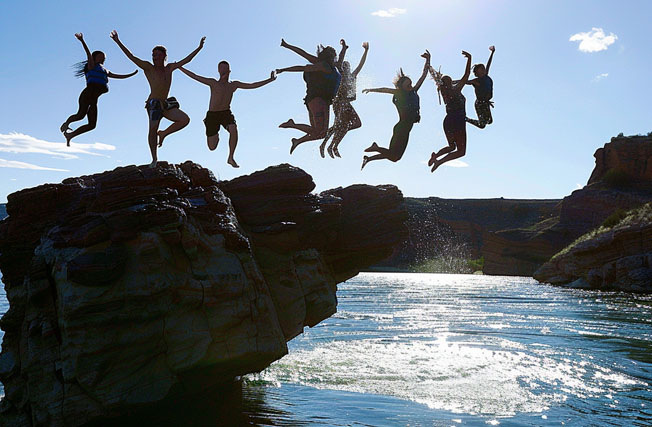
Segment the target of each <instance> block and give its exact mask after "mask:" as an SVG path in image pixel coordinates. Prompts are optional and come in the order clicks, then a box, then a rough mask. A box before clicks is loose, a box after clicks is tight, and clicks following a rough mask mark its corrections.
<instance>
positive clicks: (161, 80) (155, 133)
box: [111, 30, 206, 168]
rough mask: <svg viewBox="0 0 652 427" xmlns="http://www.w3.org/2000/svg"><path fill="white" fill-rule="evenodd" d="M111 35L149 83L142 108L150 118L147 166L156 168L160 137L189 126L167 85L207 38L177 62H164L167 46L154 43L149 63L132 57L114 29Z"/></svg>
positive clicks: (161, 142)
mask: <svg viewBox="0 0 652 427" xmlns="http://www.w3.org/2000/svg"><path fill="white" fill-rule="evenodd" d="M111 38H112V39H113V41H114V42H115V43H116V44H117V45H118V47H119V48H120V49H121V50H122V52H123V53H124V54H125V55H126V56H127V58H129V59H130V60H131V62H133V63H134V64H136V65H137V66H138V67H140V68H141V69H142V70H143V72H144V73H145V77H146V78H147V82H148V83H149V90H150V92H149V96H148V97H147V100H146V101H145V109H146V110H147V117H148V119H149V120H148V121H149V131H148V133H147V143H148V145H149V150H150V153H151V155H152V162H151V163H150V164H149V166H150V167H152V168H154V167H156V164H157V162H158V153H157V149H158V147H161V146H162V145H163V140H164V139H165V138H166V137H167V136H169V135H170V134H172V133H174V132H177V131H180V130H181V129H183V128H185V127H186V126H188V123H190V117H188V115H187V114H186V113H184V112H183V111H182V110H181V108H179V102H178V101H177V99H176V98H175V97H172V96H169V94H170V86H172V73H173V72H174V70H177V69H179V68H181V67H183V66H184V65H186V64H187V63H189V62H190V61H192V59H193V58H194V57H195V56H196V55H197V54H198V53H199V51H200V50H202V48H203V47H204V42H205V41H206V37H202V38H201V40H199V46H198V47H197V48H196V49H195V50H193V51H192V52H190V53H189V54H188V55H187V56H186V57H185V58H183V59H182V60H180V61H176V62H170V63H166V62H167V49H166V48H165V46H160V45H159V46H154V48H153V49H152V62H149V61H145V60H144V59H140V58H138V57H137V56H135V55H134V54H133V53H131V51H130V50H129V49H127V47H126V46H125V45H124V44H123V43H122V41H121V40H120V38H119V37H118V32H117V31H116V30H113V31H111ZM163 118H166V119H168V120H170V121H171V122H172V124H170V125H169V126H168V127H167V128H165V129H163V130H158V128H159V126H160V124H161V120H162V119H163Z"/></svg>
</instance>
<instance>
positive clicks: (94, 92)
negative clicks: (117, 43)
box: [60, 33, 138, 147]
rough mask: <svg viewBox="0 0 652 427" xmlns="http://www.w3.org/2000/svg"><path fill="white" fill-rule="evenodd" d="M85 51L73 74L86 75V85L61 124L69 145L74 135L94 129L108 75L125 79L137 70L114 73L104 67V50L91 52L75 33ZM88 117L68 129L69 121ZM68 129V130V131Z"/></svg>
mask: <svg viewBox="0 0 652 427" xmlns="http://www.w3.org/2000/svg"><path fill="white" fill-rule="evenodd" d="M75 37H77V40H79V41H80V42H81V44H82V46H83V47H84V51H85V52H86V58H87V59H86V61H83V62H80V63H79V64H76V67H77V70H76V72H75V75H76V76H77V77H82V76H84V77H86V87H85V88H84V90H83V91H82V93H81V94H80V95H79V109H78V110H77V112H76V113H75V114H73V115H72V116H70V117H68V119H67V120H66V121H65V122H63V124H62V125H61V128H60V129H61V132H63V136H64V137H65V138H66V145H67V146H68V147H70V140H71V139H73V138H74V137H76V136H78V135H81V134H82V133H85V132H88V131H90V130H93V129H95V126H96V124H97V100H98V98H99V97H100V95H102V94H103V93H107V92H108V91H109V77H110V78H112V79H126V78H128V77H131V76H133V75H134V74H136V73H137V72H138V70H136V71H134V72H133V73H129V74H114V73H112V72H111V71H108V70H107V69H106V68H104V60H105V59H106V56H105V55H104V52H102V51H100V50H96V51H95V52H93V53H91V51H90V50H89V49H88V46H87V45H86V42H85V41H84V35H83V34H82V33H77V34H75ZM84 117H88V124H85V125H82V126H79V127H78V128H77V129H75V130H74V131H73V130H71V129H70V123H72V122H77V121H79V120H82V119H83V118H84ZM68 131H70V132H68Z"/></svg>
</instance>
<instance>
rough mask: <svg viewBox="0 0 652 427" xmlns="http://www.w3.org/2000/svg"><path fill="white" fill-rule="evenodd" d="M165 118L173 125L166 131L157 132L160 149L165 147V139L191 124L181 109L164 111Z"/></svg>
mask: <svg viewBox="0 0 652 427" xmlns="http://www.w3.org/2000/svg"><path fill="white" fill-rule="evenodd" d="M163 117H165V118H166V119H168V120H171V121H172V122H173V123H172V124H171V125H170V126H168V127H167V128H166V129H164V130H160V131H158V132H157V134H158V146H159V147H161V146H162V145H163V140H164V139H165V137H167V136H168V135H170V134H171V133H174V132H177V131H180V130H181V129H183V128H185V127H186V126H188V123H190V117H188V115H187V114H186V113H184V112H183V111H181V109H179V108H173V109H171V110H167V111H164V112H163Z"/></svg>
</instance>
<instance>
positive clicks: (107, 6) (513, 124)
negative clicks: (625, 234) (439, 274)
mask: <svg viewBox="0 0 652 427" xmlns="http://www.w3.org/2000/svg"><path fill="white" fill-rule="evenodd" d="M650 16H652V2H647V1H628V2H622V3H617V2H614V1H609V2H607V1H572V2H567V1H452V0H451V1H436V0H429V1H405V0H403V1H401V2H397V1H351V0H342V1H340V0H331V1H328V2H321V1H314V2H313V1H310V2H305V1H291V2H260V1H238V2H215V1H194V0H186V1H183V2H178V1H177V2H173V1H168V0H159V1H156V2H145V1H139V2H134V1H120V0H116V1H112V2H100V3H94V2H72V1H57V2H53V1H31V0H22V1H14V0H3V1H2V2H0V51H1V52H2V55H0V94H2V102H0V202H4V201H5V200H6V197H7V195H8V194H10V193H12V192H14V191H17V190H19V189H22V188H25V187H32V186H35V185H39V184H42V183H46V182H51V183H53V182H60V181H62V180H63V179H65V178H67V177H69V176H78V175H86V174H92V173H97V172H102V171H105V170H111V169H113V168H115V167H117V166H122V165H129V164H146V163H149V161H150V156H149V149H148V147H147V143H146V134H147V116H146V114H145V110H144V108H143V105H144V101H145V99H146V98H147V95H148V93H149V88H148V85H147V82H146V80H145V77H144V75H143V74H142V72H141V73H139V74H138V75H136V76H135V77H132V78H130V79H128V80H112V81H111V82H110V92H109V93H108V94H105V95H103V96H102V97H101V98H100V100H99V120H98V126H97V128H96V129H95V130H94V131H92V132H90V133H87V134H84V135H82V136H80V137H78V138H77V139H75V140H73V146H72V147H71V148H66V147H65V143H64V138H63V136H62V135H61V134H60V132H59V126H60V125H61V123H62V122H63V121H64V120H65V119H66V118H67V116H68V115H70V114H72V113H73V112H75V111H76V107H77V97H78V96H79V93H80V92H81V90H82V89H83V87H84V82H83V80H82V79H76V78H75V77H74V76H73V74H72V69H71V65H72V64H74V63H75V62H78V61H80V60H83V59H84V52H83V50H82V48H81V45H80V43H79V42H78V41H77V40H76V39H75V37H74V33H75V32H83V33H84V36H85V39H86V41H87V43H88V45H89V47H90V48H91V49H92V50H102V51H104V52H105V53H106V55H107V60H106V63H105V65H106V67H107V68H108V69H109V70H111V71H113V72H116V73H127V72H130V71H132V70H134V69H135V65H133V64H132V63H131V62H130V61H129V60H128V59H127V58H126V57H125V56H124V55H123V54H122V52H121V51H120V50H119V49H118V47H117V45H115V43H114V42H113V41H112V40H111V39H110V38H109V33H110V31H111V30H113V29H117V30H118V32H119V34H120V38H121V40H122V41H123V42H124V43H125V44H126V45H127V46H128V47H129V48H130V49H131V50H132V52H134V54H135V55H136V56H139V57H141V58H143V59H148V60H149V59H151V49H152V47H153V46H154V45H156V44H163V45H165V46H166V47H167V48H168V59H169V60H170V61H174V60H178V59H181V58H183V57H184V56H185V55H187V54H188V53H189V52H190V51H192V50H193V49H194V48H195V47H196V46H197V44H198V42H199V39H200V38H201V37H202V36H206V37H207V39H206V45H205V47H204V49H203V50H202V51H201V52H200V53H199V55H198V56H197V57H196V58H195V59H194V60H193V62H191V63H190V64H189V65H188V69H190V70H192V71H194V72H196V73H198V74H201V75H206V76H215V75H216V73H217V70H216V68H217V63H218V62H219V61H220V60H222V59H226V60H228V61H229V62H230V63H231V68H232V75H231V77H232V79H236V80H241V81H246V82H248V81H256V80H260V79H264V78H267V77H268V76H269V72H270V71H271V70H272V69H274V68H278V67H284V66H289V65H296V64H301V63H303V62H302V60H301V58H299V57H298V56H296V55H295V54H293V53H291V52H289V51H287V50H285V49H282V48H281V47H280V46H279V42H280V39H281V37H284V38H285V39H286V40H287V41H288V42H290V43H293V44H297V45H299V46H302V47H304V48H305V49H306V50H309V51H312V50H314V49H315V48H316V46H317V44H319V43H322V44H324V45H327V44H329V45H333V46H336V47H338V48H339V45H338V42H339V40H340V38H342V37H343V38H345V39H346V40H347V42H348V44H349V46H350V49H349V52H348V56H347V58H348V59H349V60H350V61H351V62H352V64H353V66H355V65H357V61H358V60H359V58H360V56H361V54H362V48H361V44H362V42H364V41H368V42H369V43H370V51H369V57H368V60H367V64H366V65H365V67H364V69H363V71H362V73H361V75H360V76H359V79H358V100H357V101H356V102H355V103H354V104H353V105H354V107H355V108H356V110H357V111H358V113H359V114H360V117H361V119H362V122H363V127H362V128H361V129H358V130H354V131H351V132H350V133H349V134H348V135H347V136H346V138H345V139H344V141H343V142H342V144H341V145H340V152H341V153H342V156H343V158H342V159H336V160H333V159H330V158H327V159H322V158H321V157H320V156H319V153H318V149H317V148H318V145H319V144H318V143H317V142H313V143H306V144H304V145H302V146H300V147H299V148H298V149H297V150H296V151H295V153H294V154H293V155H292V156H290V155H289V148H290V138H292V137H297V136H299V135H300V134H299V133H298V132H297V131H293V130H287V129H278V128H277V126H278V124H279V123H281V122H283V121H285V120H287V119H288V118H290V117H292V118H294V119H295V121H297V122H306V121H307V112H306V109H305V107H304V105H303V102H302V98H303V96H304V95H305V84H304V82H303V80H302V79H301V75H300V74H299V73H286V74H282V75H280V76H279V78H278V79H277V80H276V81H275V82H273V83H272V84H270V85H268V86H265V87H263V88H260V89H256V90H249V91H246V90H239V91H238V92H236V94H235V97H234V102H233V104H232V110H233V112H234V114H235V117H236V120H237V122H238V128H239V133H240V143H239V146H238V150H237V152H236V160H237V161H238V162H239V163H240V166H241V168H240V169H232V168H231V167H230V166H228V165H227V164H226V157H227V150H228V146H227V145H228V144H226V142H227V137H226V134H222V136H221V141H220V145H219V147H218V149H217V150H216V151H214V152H210V151H209V150H208V149H207V147H206V142H205V136H204V126H203V123H202V119H203V117H204V115H205V112H206V109H207V106H208V96H209V92H208V88H207V87H206V86H203V85H201V84H199V83H197V82H195V81H193V80H191V79H189V78H188V77H186V76H185V75H183V74H182V73H181V72H175V75H174V79H173V83H172V90H171V92H170V94H171V95H173V96H176V97H177V99H178V100H179V101H180V103H181V108H182V109H183V110H184V111H186V112H187V113H188V114H189V115H190V117H191V123H190V125H189V126H188V127H187V128H186V129H184V130H182V131H181V132H178V133H176V134H174V135H172V136H170V137H168V139H167V140H166V142H165V145H164V147H163V149H161V150H160V151H159V159H160V160H166V161H170V162H175V163H178V162H183V161H185V160H188V159H190V160H193V161H195V162H198V163H200V164H202V165H203V166H205V167H208V168H210V169H211V170H213V172H214V173H215V175H216V176H218V177H219V178H221V179H231V178H234V177H236V176H239V175H242V174H247V173H251V172H254V171H256V170H260V169H263V168H265V167H267V166H270V165H275V164H279V163H284V162H288V163H291V164H293V165H295V166H298V167H301V168H303V169H305V170H306V171H307V172H308V173H310V174H311V175H312V176H313V178H314V180H315V182H316V184H317V190H325V189H328V188H333V187H337V186H347V185H350V184H354V183H368V184H386V183H392V184H395V185H397V186H398V187H399V188H400V189H401V190H402V191H403V193H404V194H405V195H407V196H418V197H425V196H439V197H447V198H488V197H506V198H561V197H563V196H565V195H567V194H569V193H570V192H571V191H573V190H574V189H576V188H578V186H582V185H584V184H585V183H586V181H587V179H588V177H589V175H590V173H591V170H592V168H593V165H594V159H593V153H594V152H595V150H596V149H597V148H599V147H601V146H602V145H603V144H604V143H605V142H608V141H609V139H610V137H611V136H615V135H617V134H618V133H620V132H623V133H625V134H626V135H627V134H637V133H648V132H650V131H652V117H651V114H650V111H651V108H650V106H649V103H650V99H652V88H651V86H650V84H648V83H646V77H647V76H646V75H645V72H646V71H647V70H650V69H652V53H651V52H652V51H651V50H650V46H651V45H652V33H651V32H650V31H649V17H650ZM594 29H599V30H594ZM575 35H577V36H575ZM573 36H575V37H574V39H577V40H574V41H571V38H573ZM491 44H493V45H495V46H496V54H495V57H494V62H493V65H492V68H491V73H490V74H491V76H492V78H493V80H494V102H495V105H496V108H495V109H494V110H493V114H494V124H493V125H491V126H489V127H487V128H486V129H484V130H479V129H476V128H473V127H468V129H467V131H468V147H467V155H466V156H465V157H464V158H462V159H461V160H462V162H457V163H456V164H454V165H452V166H442V167H440V168H439V169H438V170H437V171H436V172H435V173H434V174H431V173H430V170H429V168H428V167H427V166H426V162H427V160H428V159H429V157H430V153H431V152H432V151H435V150H437V149H439V148H441V147H442V146H444V145H445V139H444V136H443V131H442V120H443V118H444V116H445V111H444V107H443V106H440V105H439V104H438V102H437V94H436V91H435V87H434V84H433V82H432V80H430V79H429V80H427V81H426V83H425V84H424V86H423V87H422V89H421V90H420V92H419V94H420V96H421V117H422V119H421V123H419V124H417V125H415V127H414V129H413V130H412V133H411V137H410V144H409V146H408V148H407V151H406V153H405V155H404V157H403V159H402V160H400V161H399V162H398V163H391V162H388V161H387V162H386V161H378V162H373V163H371V164H369V165H368V166H367V167H366V168H365V170H364V171H362V172H361V171H360V163H361V159H362V150H363V149H364V148H366V147H367V146H369V145H370V143H371V142H372V141H377V142H378V143H379V144H380V145H381V146H386V145H387V144H388V141H389V138H390V136H391V131H392V126H393V125H394V123H395V122H396V121H397V113H396V110H395V108H394V106H393V105H392V103H391V97H390V96H388V95H383V94H368V95H363V94H361V93H360V91H361V90H362V89H364V88H366V87H378V86H389V85H391V81H392V78H393V77H394V75H395V73H396V71H397V70H398V69H399V67H403V70H404V71H405V72H406V73H407V74H409V75H411V76H412V77H414V78H417V77H418V75H419V72H420V70H421V69H422V64H423V62H422V59H421V58H420V57H419V55H420V54H421V53H422V52H423V51H424V49H429V50H430V52H431V54H432V62H433V64H434V65H435V66H439V65H441V66H442V71H443V72H445V73H448V74H451V75H452V76H453V77H460V76H461V75H462V73H463V71H464V70H463V69H464V64H465V62H464V58H463V57H462V55H461V54H460V52H461V50H462V49H465V50H468V51H469V52H471V54H473V62H474V63H476V62H485V61H486V60H487V58H488V55H489V51H488V49H487V48H488V46H489V45H491ZM465 95H466V96H467V114H468V115H469V116H475V111H474V109H473V101H474V95H473V91H472V90H471V88H467V89H466V90H465ZM453 166H457V167H453Z"/></svg>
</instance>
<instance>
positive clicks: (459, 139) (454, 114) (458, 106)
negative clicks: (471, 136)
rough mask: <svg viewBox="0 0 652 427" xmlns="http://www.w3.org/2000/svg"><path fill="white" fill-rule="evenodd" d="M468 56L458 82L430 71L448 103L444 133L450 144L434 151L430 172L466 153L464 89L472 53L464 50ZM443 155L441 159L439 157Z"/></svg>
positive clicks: (469, 70)
mask: <svg viewBox="0 0 652 427" xmlns="http://www.w3.org/2000/svg"><path fill="white" fill-rule="evenodd" d="M462 55H464V56H465V57H466V69H465V71H464V76H462V78H461V79H460V80H458V81H457V82H456V83H453V80H452V79H451V78H450V77H449V76H444V75H442V74H441V73H440V72H437V71H434V70H433V69H432V67H431V68H430V72H431V74H432V76H433V79H434V80H435V83H436V84H437V90H438V91H439V92H440V94H441V96H442V98H443V99H444V104H446V117H445V118H444V134H446V139H447V141H448V145H447V146H446V147H444V148H442V149H441V150H439V151H438V152H436V153H435V152H433V153H432V155H431V156H430V160H429V161H428V166H430V167H431V169H430V172H434V171H435V170H437V168H438V167H439V166H441V165H442V164H444V163H446V162H449V161H451V160H454V159H457V158H460V157H462V156H464V155H465V154H466V98H465V97H464V95H462V89H463V88H464V85H465V84H466V83H467V81H468V80H469V75H470V74H471V54H470V53H468V52H466V51H462ZM441 156H444V157H442V158H441V159H439V158H440V157H441Z"/></svg>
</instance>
